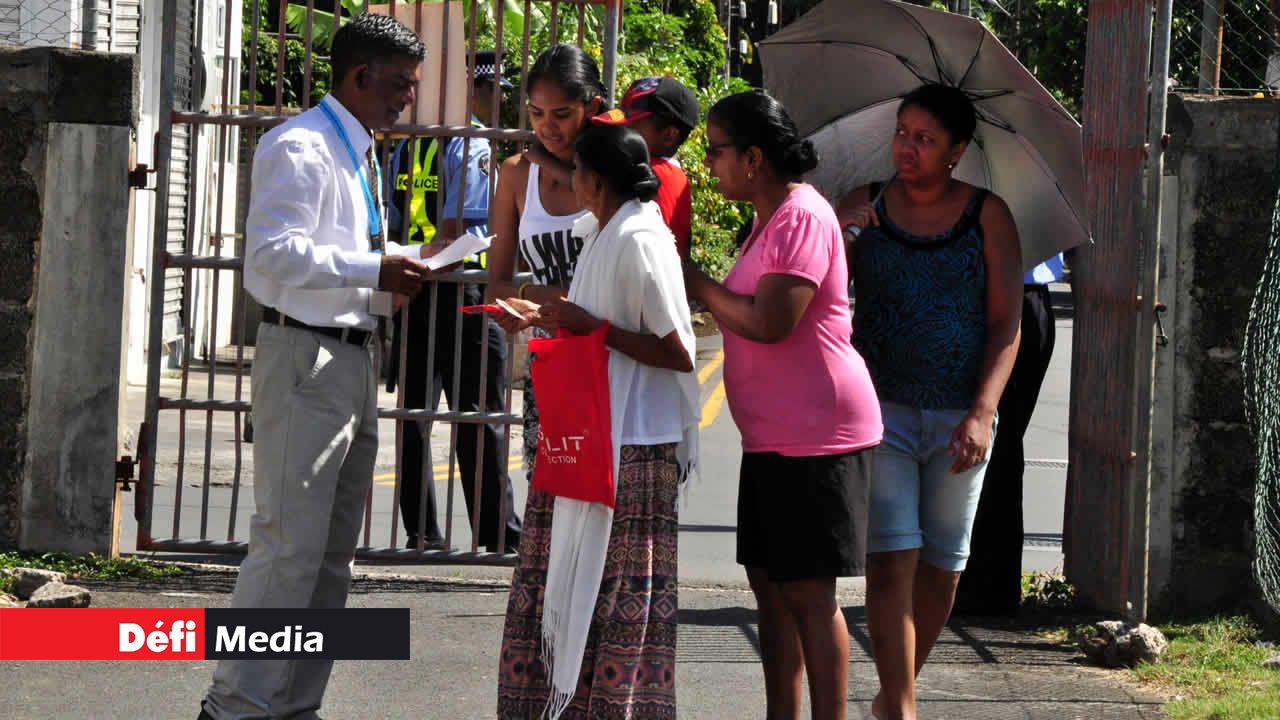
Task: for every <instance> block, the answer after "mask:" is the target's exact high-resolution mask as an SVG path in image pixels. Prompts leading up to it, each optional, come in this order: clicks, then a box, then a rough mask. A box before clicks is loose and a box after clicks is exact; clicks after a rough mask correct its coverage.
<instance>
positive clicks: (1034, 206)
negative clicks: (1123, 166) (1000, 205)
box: [760, 0, 1089, 268]
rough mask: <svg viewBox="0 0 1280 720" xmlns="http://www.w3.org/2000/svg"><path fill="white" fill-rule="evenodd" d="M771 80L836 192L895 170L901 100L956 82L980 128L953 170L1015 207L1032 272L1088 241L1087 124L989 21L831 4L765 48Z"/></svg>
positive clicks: (819, 172)
mask: <svg viewBox="0 0 1280 720" xmlns="http://www.w3.org/2000/svg"><path fill="white" fill-rule="evenodd" d="M760 54H761V59H762V61H763V63H764V81H765V87H766V88H767V89H768V90H769V92H770V94H772V95H773V96H774V97H775V98H777V99H778V100H779V101H781V102H782V104H783V105H785V106H786V107H787V110H788V111H789V112H790V113H791V117H792V118H793V119H794V120H795V122H796V125H797V126H799V129H800V133H801V135H804V136H807V137H809V138H810V139H811V140H813V142H814V145H815V146H816V147H817V149H818V153H819V161H820V164H819V166H818V169H816V170H814V171H813V172H812V173H811V174H810V176H809V177H808V178H807V179H808V180H809V181H810V182H812V183H813V184H814V185H816V186H817V187H818V188H820V189H821V190H822V192H823V193H824V194H826V195H827V196H828V197H830V198H837V197H840V196H843V195H844V194H845V193H847V192H848V191H850V190H852V189H854V188H856V187H858V186H860V185H865V184H867V183H869V182H875V181H883V180H887V179H888V178H889V177H890V176H891V175H892V174H893V159H892V155H891V152H890V149H891V145H892V142H893V133H894V127H895V123H896V118H897V110H898V105H899V103H900V100H901V98H902V96H903V95H905V94H906V93H908V92H910V91H911V90H912V89H914V88H915V87H917V86H919V85H920V84H922V83H924V82H940V83H946V84H948V85H952V86H955V87H958V88H960V89H962V90H964V91H965V93H966V94H968V96H969V97H970V98H971V99H972V100H973V103H974V107H975V108H976V109H977V112H978V128H977V131H976V132H975V134H974V140H973V142H971V143H970V144H969V148H968V149H967V150H966V151H965V154H964V157H962V158H961V160H960V163H959V164H958V165H957V166H956V170H955V176H956V177H957V178H958V179H960V180H964V181H966V182H970V183H973V184H974V185H978V186H981V187H985V188H989V189H990V190H992V191H993V192H995V193H997V194H998V195H1000V196H1001V197H1002V198H1004V200H1005V202H1007V203H1008V204H1009V208H1010V209H1011V210H1012V212H1013V217H1014V220H1015V222H1016V223H1017V226H1018V235H1019V237H1020V239H1021V241H1022V259H1023V264H1024V265H1026V267H1028V268H1030V267H1034V266H1035V265H1036V264H1037V263H1039V262H1041V261H1043V260H1045V259H1047V258H1049V257H1052V256H1053V255H1055V254H1057V253H1058V252H1061V251H1062V250H1066V249H1068V248H1071V247H1074V246H1076V245H1079V244H1081V243H1084V242H1087V241H1088V240H1089V229H1088V225H1087V221H1086V218H1087V215H1086V206H1085V194H1084V159H1083V155H1082V152H1081V136H1080V124H1079V123H1078V122H1076V120H1075V118H1073V117H1072V116H1071V114H1070V113H1068V112H1067V111H1066V109H1065V108H1063V107H1062V105H1061V104H1059V103H1058V101H1057V100H1055V99H1054V97H1053V96H1052V95H1051V94H1049V91H1048V90H1046V89H1045V88H1044V86H1042V85H1041V84H1040V83H1039V81H1037V80H1036V79H1035V77H1034V76H1032V74H1031V73H1030V72H1029V71H1028V70H1027V69H1026V68H1025V67H1023V66H1022V64H1021V63H1019V62H1018V59H1017V58H1015V57H1014V56H1013V54H1012V53H1010V52H1009V50H1008V49H1007V48H1005V46H1004V45H1002V44H1001V43H1000V41H999V40H997V39H996V37H995V36H994V35H992V34H991V33H990V31H988V30H987V28H986V27H985V26H983V25H982V23H980V22H978V21H977V20H974V19H972V18H969V17H965V16H963V15H956V14H953V13H947V12H941V11H938V10H932V9H929V8H924V7H920V6H917V5H910V4H907V3H902V2H896V1H895V0H827V2H824V3H822V4H821V5H819V6H817V7H815V8H814V9H813V10H811V11H809V12H808V13H806V14H805V15H804V16H803V17H801V18H800V19H799V20H797V21H795V22H794V23H792V24H790V25H788V26H787V27H785V28H783V29H782V30H781V31H779V32H778V33H776V34H775V35H773V36H771V37H769V38H768V39H767V40H765V41H764V42H763V43H761V46H760Z"/></svg>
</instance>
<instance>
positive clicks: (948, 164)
mask: <svg viewBox="0 0 1280 720" xmlns="http://www.w3.org/2000/svg"><path fill="white" fill-rule="evenodd" d="M955 167H956V164H955V163H947V169H948V170H954V169H955Z"/></svg>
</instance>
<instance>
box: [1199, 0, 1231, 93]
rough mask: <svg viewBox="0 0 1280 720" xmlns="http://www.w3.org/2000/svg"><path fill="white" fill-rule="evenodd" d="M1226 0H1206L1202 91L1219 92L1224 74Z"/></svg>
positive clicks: (1201, 28)
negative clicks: (1223, 47)
mask: <svg viewBox="0 0 1280 720" xmlns="http://www.w3.org/2000/svg"><path fill="white" fill-rule="evenodd" d="M1225 2H1226V0H1204V13H1203V17H1202V18H1201V21H1200V85H1199V87H1200V92H1202V93H1211V94H1213V95H1217V94H1218V87H1219V86H1220V85H1221V84H1222V83H1221V76H1222V13H1223V10H1224V7H1225Z"/></svg>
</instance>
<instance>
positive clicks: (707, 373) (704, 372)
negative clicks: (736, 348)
mask: <svg viewBox="0 0 1280 720" xmlns="http://www.w3.org/2000/svg"><path fill="white" fill-rule="evenodd" d="M722 362H724V348H721V349H719V350H717V351H716V354H715V355H714V356H712V358H711V360H710V362H708V363H707V364H706V365H704V366H703V368H702V369H701V370H699V371H698V384H699V385H706V384H707V378H709V377H711V373H713V372H715V371H716V368H718V367H720V363H722Z"/></svg>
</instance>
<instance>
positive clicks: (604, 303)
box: [542, 200, 698, 720]
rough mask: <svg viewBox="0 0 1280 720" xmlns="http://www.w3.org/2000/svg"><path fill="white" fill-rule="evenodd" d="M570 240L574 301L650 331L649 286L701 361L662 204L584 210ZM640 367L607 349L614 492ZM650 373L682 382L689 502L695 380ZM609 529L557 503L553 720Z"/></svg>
mask: <svg viewBox="0 0 1280 720" xmlns="http://www.w3.org/2000/svg"><path fill="white" fill-rule="evenodd" d="M573 234H574V235H576V236H578V237H582V238H585V240H584V241H583V246H582V252H581V254H580V255H579V256H578V263H577V267H576V268H575V270H574V274H573V283H572V284H571V285H570V286H569V301H570V302H573V303H576V304H577V305H579V306H581V307H582V308H583V309H584V310H586V311H587V312H589V313H591V314H592V315H594V316H596V317H598V318H602V319H605V320H608V321H609V322H610V323H611V324H613V325H616V326H617V327H619V328H621V329H623V330H630V331H632V332H647V330H646V328H647V325H646V323H645V320H644V318H643V317H642V315H643V313H642V308H643V306H644V293H645V292H646V289H649V290H651V291H654V290H656V291H657V292H659V293H661V297H663V298H664V299H667V298H670V299H671V303H670V304H671V306H672V309H673V313H672V314H674V315H675V319H676V330H677V332H678V333H679V336H680V340H681V341H682V343H683V344H684V346H685V350H687V351H688V352H689V357H690V358H693V357H695V355H694V336H693V323H692V321H691V319H690V317H689V310H688V305H687V302H686V300H685V291H684V275H683V272H682V270H681V268H680V258H679V255H678V254H677V253H676V246H675V240H674V239H673V238H672V235H671V231H670V230H668V229H667V226H666V224H665V223H664V222H663V220H662V215H661V213H660V212H659V210H658V207H657V206H656V205H654V204H653V203H641V202H639V201H638V200H632V201H630V202H627V203H626V204H624V205H623V206H622V207H621V208H619V210H618V211H617V213H615V214H614V216H613V217H612V218H610V220H609V222H608V223H606V224H605V226H604V228H600V227H599V222H598V221H597V220H596V218H595V216H594V215H591V214H589V213H588V214H587V215H585V216H584V217H582V218H581V219H579V220H578V221H577V222H576V223H575V224H574V230H573ZM639 369H640V364H639V363H638V362H636V361H635V360H634V359H632V358H630V357H629V356H627V355H624V354H623V353H621V352H618V351H616V350H613V349H610V350H609V403H610V416H611V418H612V421H613V476H614V481H615V488H616V483H617V481H618V480H619V477H618V471H619V467H618V466H619V458H620V454H621V450H622V426H623V419H624V417H625V411H626V408H627V403H628V401H629V399H630V398H629V395H630V392H631V387H632V385H633V381H634V378H635V374H636V372H637V371H638V370H639ZM646 371H648V372H670V373H671V374H672V375H674V376H675V377H676V378H677V381H678V382H679V384H680V389H681V395H682V397H683V402H682V403H681V405H682V407H681V413H680V417H681V424H682V426H683V427H682V435H683V439H682V440H681V442H680V445H679V446H678V449H677V456H678V457H679V459H680V468H681V480H682V482H681V499H682V500H687V498H688V488H689V485H690V480H691V478H692V475H693V468H694V463H695V461H696V458H697V444H698V382H697V379H696V377H695V376H694V373H692V372H688V373H677V372H675V371H671V370H658V369H656V368H646ZM612 528H613V509H612V508H609V507H607V506H605V505H601V504H599V503H586V502H582V501H579V500H572V499H569V498H563V497H557V498H556V500H555V508H554V510H553V512H552V524H551V555H550V557H549V558H548V563H547V588H546V593H545V595H544V601H543V611H542V655H543V662H544V663H545V665H546V667H547V672H548V674H549V675H550V677H551V698H550V699H549V701H548V703H547V708H546V710H545V711H544V713H543V717H545V718H549V720H556V718H558V717H559V716H560V714H561V713H563V712H564V710H565V708H567V707H568V706H569V703H570V702H571V701H572V700H573V693H574V691H575V689H576V688H577V685H578V673H579V670H580V668H581V666H582V657H583V654H584V652H585V650H586V646H587V631H588V630H589V629H590V627H591V619H592V616H593V615H594V613H595V607H596V598H597V597H598V596H599V594H600V583H601V580H602V577H603V575H604V564H605V555H606V553H607V551H608V546H609V535H610V531H611V530H612Z"/></svg>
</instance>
